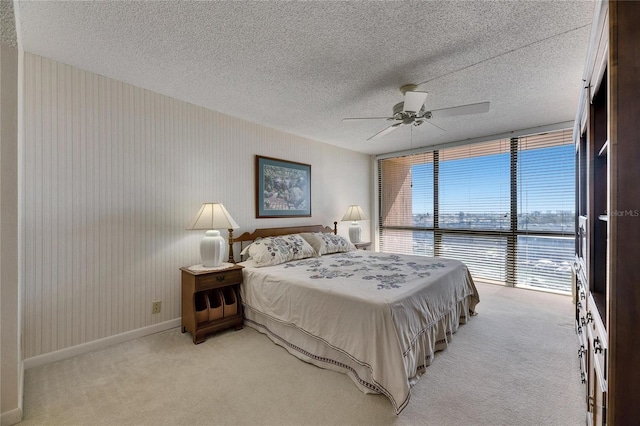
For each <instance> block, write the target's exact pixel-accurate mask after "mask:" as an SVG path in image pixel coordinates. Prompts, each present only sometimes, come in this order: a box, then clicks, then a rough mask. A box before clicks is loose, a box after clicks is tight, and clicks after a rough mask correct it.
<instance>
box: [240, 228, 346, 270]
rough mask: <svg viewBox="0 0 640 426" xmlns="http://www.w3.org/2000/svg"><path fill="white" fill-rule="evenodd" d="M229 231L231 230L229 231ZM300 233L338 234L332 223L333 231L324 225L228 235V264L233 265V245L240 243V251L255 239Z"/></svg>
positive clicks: (261, 229)
mask: <svg viewBox="0 0 640 426" xmlns="http://www.w3.org/2000/svg"><path fill="white" fill-rule="evenodd" d="M230 231H231V230H230ZM301 232H327V233H328V232H333V233H334V234H337V233H338V222H333V229H331V228H330V227H328V226H324V225H306V226H283V227H280V228H258V229H256V230H255V231H253V232H245V233H244V234H242V235H240V236H239V237H235V238H234V237H233V235H232V234H230V237H229V262H230V263H235V259H234V256H233V244H234V243H240V250H242V243H243V242H247V241H253V240H255V239H257V238H265V237H277V236H279V235H289V234H299V233H301Z"/></svg>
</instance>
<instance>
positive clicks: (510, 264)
mask: <svg viewBox="0 0 640 426" xmlns="http://www.w3.org/2000/svg"><path fill="white" fill-rule="evenodd" d="M509 151H510V158H511V167H510V177H511V179H510V181H511V184H510V188H511V191H510V198H511V203H510V213H511V221H510V227H509V236H508V237H507V263H506V265H505V266H506V276H507V282H506V284H507V285H508V286H509V287H513V286H515V284H516V279H517V278H516V274H517V268H516V257H517V255H518V254H517V253H518V247H517V244H518V237H517V235H516V232H517V230H518V138H511V140H510V141H509Z"/></svg>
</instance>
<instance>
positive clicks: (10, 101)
mask: <svg viewBox="0 0 640 426" xmlns="http://www.w3.org/2000/svg"><path fill="white" fill-rule="evenodd" d="M0 129H1V131H0V325H1V327H0V360H1V363H0V382H1V383H0V396H1V398H0V400H1V404H2V405H1V406H2V410H1V413H2V417H1V419H2V420H1V423H2V425H5V424H13V423H16V422H18V421H20V419H21V417H22V357H21V351H20V303H19V301H20V297H19V284H18V51H17V49H15V48H14V47H10V46H8V45H5V44H1V43H0Z"/></svg>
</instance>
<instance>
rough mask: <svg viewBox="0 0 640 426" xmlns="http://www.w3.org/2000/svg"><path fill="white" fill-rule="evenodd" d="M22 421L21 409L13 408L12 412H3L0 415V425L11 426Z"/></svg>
mask: <svg viewBox="0 0 640 426" xmlns="http://www.w3.org/2000/svg"><path fill="white" fill-rule="evenodd" d="M21 421H22V409H21V408H14V409H13V410H9V411H5V412H4V413H2V414H0V425H1V426H11V425H15V424H16V423H20V422H21Z"/></svg>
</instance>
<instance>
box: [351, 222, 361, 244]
mask: <svg viewBox="0 0 640 426" xmlns="http://www.w3.org/2000/svg"><path fill="white" fill-rule="evenodd" d="M361 235H362V226H360V224H359V223H358V222H356V221H353V222H351V226H350V227H349V240H351V242H352V243H354V244H355V243H359V242H360V237H361Z"/></svg>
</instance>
